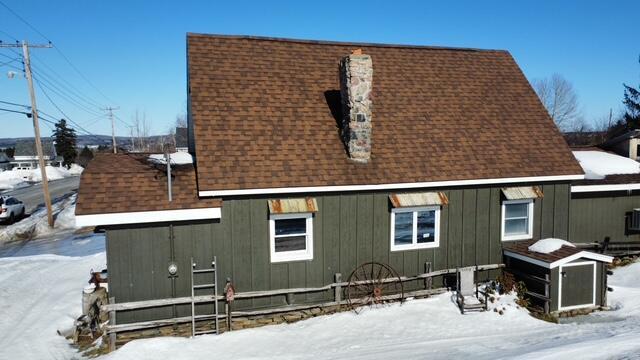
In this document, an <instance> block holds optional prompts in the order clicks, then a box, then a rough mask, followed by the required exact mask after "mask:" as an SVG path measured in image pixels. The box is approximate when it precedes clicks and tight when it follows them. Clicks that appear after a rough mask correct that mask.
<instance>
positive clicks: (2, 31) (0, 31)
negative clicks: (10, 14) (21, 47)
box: [0, 30, 18, 41]
mask: <svg viewBox="0 0 640 360" xmlns="http://www.w3.org/2000/svg"><path fill="white" fill-rule="evenodd" d="M0 33H3V34H5V35H7V36H8V37H10V38H12V39H13V40H14V41H18V39H17V38H15V37H14V36H13V35H11V34H9V33H8V32H6V31H4V30H0Z"/></svg>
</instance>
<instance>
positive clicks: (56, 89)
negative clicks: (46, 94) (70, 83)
mask: <svg viewBox="0 0 640 360" xmlns="http://www.w3.org/2000/svg"><path fill="white" fill-rule="evenodd" d="M34 78H37V79H38V81H40V82H41V83H42V85H43V86H45V87H46V88H47V89H49V90H51V92H53V93H55V94H57V95H58V96H60V97H61V98H63V99H65V100H66V101H68V102H69V103H72V104H74V105H75V106H77V107H78V108H79V109H81V110H83V111H85V112H87V113H89V114H90V115H92V116H98V114H100V113H99V112H98V111H94V110H93V109H91V108H90V107H88V106H86V105H84V104H81V103H80V102H78V101H77V100H75V99H74V98H72V97H71V96H70V95H68V94H67V93H64V90H62V89H60V88H59V87H58V86H56V85H55V84H53V83H51V82H50V81H49V80H47V79H45V78H42V77H40V75H39V74H38V76H34Z"/></svg>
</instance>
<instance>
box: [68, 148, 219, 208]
mask: <svg viewBox="0 0 640 360" xmlns="http://www.w3.org/2000/svg"><path fill="white" fill-rule="evenodd" d="M171 174H172V180H173V181H172V187H171V188H172V200H173V201H171V202H169V198H168V193H167V175H166V172H165V171H164V167H162V168H161V167H157V165H153V164H150V163H149V162H148V161H147V154H111V153H98V154H96V156H95V157H94V158H93V159H92V160H91V161H90V162H89V164H88V165H87V168H86V169H85V170H84V172H83V173H82V177H81V178H80V183H81V186H80V189H79V191H78V201H77V204H76V215H90V214H107V213H121V212H137V211H158V210H179V209H200V208H211V207H220V206H221V205H222V201H220V200H219V199H199V198H198V192H197V188H196V174H195V169H194V167H193V165H191V164H189V165H178V166H173V167H172V172H171Z"/></svg>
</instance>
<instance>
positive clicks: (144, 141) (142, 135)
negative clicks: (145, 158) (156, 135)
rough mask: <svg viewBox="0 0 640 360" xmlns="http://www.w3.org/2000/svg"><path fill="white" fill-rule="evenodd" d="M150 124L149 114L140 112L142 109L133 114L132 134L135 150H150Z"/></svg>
mask: <svg viewBox="0 0 640 360" xmlns="http://www.w3.org/2000/svg"><path fill="white" fill-rule="evenodd" d="M150 128H151V127H150V124H149V122H148V121H147V115H146V113H145V112H142V114H140V111H138V110H136V113H135V115H134V116H133V126H132V127H131V136H132V138H133V140H132V141H131V142H132V143H133V151H134V152H145V151H149V143H148V142H149V131H150Z"/></svg>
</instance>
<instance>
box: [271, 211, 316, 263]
mask: <svg viewBox="0 0 640 360" xmlns="http://www.w3.org/2000/svg"><path fill="white" fill-rule="evenodd" d="M281 219H307V231H306V234H305V236H306V243H305V250H295V251H283V252H276V222H275V220H281ZM296 236H300V235H296ZM269 249H270V252H271V262H272V263H277V262H285V261H301V260H312V259H313V213H297V214H273V215H271V216H269Z"/></svg>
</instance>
